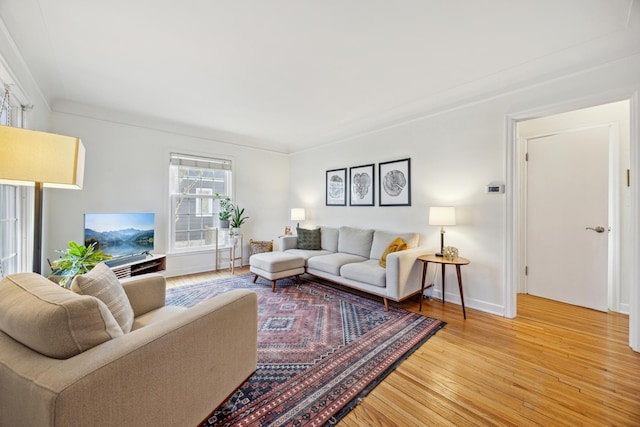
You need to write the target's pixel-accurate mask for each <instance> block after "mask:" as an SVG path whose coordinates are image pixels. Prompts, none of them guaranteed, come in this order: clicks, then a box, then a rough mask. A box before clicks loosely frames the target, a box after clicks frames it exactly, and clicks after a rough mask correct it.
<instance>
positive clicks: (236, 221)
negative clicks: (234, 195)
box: [231, 206, 249, 235]
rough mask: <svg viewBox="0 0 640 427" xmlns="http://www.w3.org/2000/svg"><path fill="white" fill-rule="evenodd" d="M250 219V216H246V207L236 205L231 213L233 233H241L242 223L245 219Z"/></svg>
mask: <svg viewBox="0 0 640 427" xmlns="http://www.w3.org/2000/svg"><path fill="white" fill-rule="evenodd" d="M248 219H249V217H248V216H244V208H240V207H239V206H234V207H233V211H232V213H231V229H232V234H233V235H238V234H240V231H239V229H240V227H242V224H244V223H245V221H246V220H248Z"/></svg>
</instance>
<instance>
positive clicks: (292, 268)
mask: <svg viewBox="0 0 640 427" xmlns="http://www.w3.org/2000/svg"><path fill="white" fill-rule="evenodd" d="M249 271H250V272H252V273H253V274H255V276H254V278H253V283H255V282H256V280H257V279H258V276H260V277H263V278H265V279H267V280H271V290H272V291H275V290H276V280H279V279H286V278H288V277H294V276H295V278H296V280H297V282H298V283H300V275H301V274H303V273H304V258H301V257H298V256H295V255H291V254H287V253H284V252H263V253H260V254H255V255H251V258H249Z"/></svg>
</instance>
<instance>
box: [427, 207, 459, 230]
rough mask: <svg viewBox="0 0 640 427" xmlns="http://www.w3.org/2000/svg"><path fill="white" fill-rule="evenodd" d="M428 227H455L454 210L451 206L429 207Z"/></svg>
mask: <svg viewBox="0 0 640 427" xmlns="http://www.w3.org/2000/svg"><path fill="white" fill-rule="evenodd" d="M429 225H439V226H444V225H456V208H455V207H453V206H437V207H434V206H432V207H430V208H429Z"/></svg>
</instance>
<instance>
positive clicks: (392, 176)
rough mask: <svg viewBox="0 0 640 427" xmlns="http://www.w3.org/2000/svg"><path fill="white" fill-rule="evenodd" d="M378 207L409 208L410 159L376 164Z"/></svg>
mask: <svg viewBox="0 0 640 427" xmlns="http://www.w3.org/2000/svg"><path fill="white" fill-rule="evenodd" d="M378 168H379V170H378V176H379V180H380V182H379V184H378V188H379V190H378V193H379V196H378V202H379V204H380V206H411V159H402V160H394V161H391V162H384V163H380V164H378Z"/></svg>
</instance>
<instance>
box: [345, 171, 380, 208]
mask: <svg viewBox="0 0 640 427" xmlns="http://www.w3.org/2000/svg"><path fill="white" fill-rule="evenodd" d="M374 171H375V168H374V165H373V164H371V165H364V166H356V167H353V168H349V205H350V206H374V193H375V185H374V183H375V181H374V178H375V172H374Z"/></svg>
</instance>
